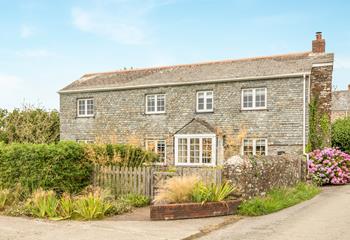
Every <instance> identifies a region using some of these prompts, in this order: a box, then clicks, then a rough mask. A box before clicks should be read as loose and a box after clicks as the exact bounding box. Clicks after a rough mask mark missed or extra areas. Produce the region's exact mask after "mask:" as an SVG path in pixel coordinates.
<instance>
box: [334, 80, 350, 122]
mask: <svg viewBox="0 0 350 240" xmlns="http://www.w3.org/2000/svg"><path fill="white" fill-rule="evenodd" d="M344 117H350V84H349V85H348V90H341V91H334V92H333V94H332V121H335V120H336V119H338V118H344Z"/></svg>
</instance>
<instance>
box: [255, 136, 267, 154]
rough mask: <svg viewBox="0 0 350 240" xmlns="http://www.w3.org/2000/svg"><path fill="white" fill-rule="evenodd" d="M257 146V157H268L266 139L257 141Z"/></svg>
mask: <svg viewBox="0 0 350 240" xmlns="http://www.w3.org/2000/svg"><path fill="white" fill-rule="evenodd" d="M255 146H256V147H255V153H256V155H266V139H257V140H256V143H255Z"/></svg>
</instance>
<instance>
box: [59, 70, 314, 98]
mask: <svg viewBox="0 0 350 240" xmlns="http://www.w3.org/2000/svg"><path fill="white" fill-rule="evenodd" d="M306 74H310V72H299V73H291V74H276V75H269V76H260V77H256V76H255V77H241V78H221V79H210V80H202V81H189V82H181V83H159V84H146V85H137V86H126V87H117V86H114V87H113V86H112V87H95V88H85V89H72V90H60V91H58V93H59V94H66V93H88V92H106V91H114V90H129V89H140V88H156V87H168V86H186V85H195V84H206V83H223V82H235V81H254V80H273V79H281V78H297V77H303V76H305V75H306ZM78 81H79V80H78Z"/></svg>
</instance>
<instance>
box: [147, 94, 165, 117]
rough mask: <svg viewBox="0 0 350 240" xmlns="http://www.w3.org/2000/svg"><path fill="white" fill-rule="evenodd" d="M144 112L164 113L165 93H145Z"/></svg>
mask: <svg viewBox="0 0 350 240" xmlns="http://www.w3.org/2000/svg"><path fill="white" fill-rule="evenodd" d="M146 113H147V114H154V113H165V94H152V95H146Z"/></svg>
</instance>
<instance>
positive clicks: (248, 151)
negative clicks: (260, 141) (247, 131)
mask: <svg viewBox="0 0 350 240" xmlns="http://www.w3.org/2000/svg"><path fill="white" fill-rule="evenodd" d="M243 154H244V155H253V140H252V139H244V141H243Z"/></svg>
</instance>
